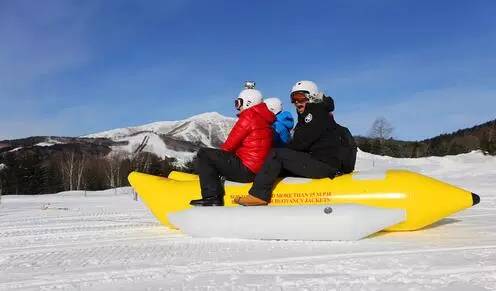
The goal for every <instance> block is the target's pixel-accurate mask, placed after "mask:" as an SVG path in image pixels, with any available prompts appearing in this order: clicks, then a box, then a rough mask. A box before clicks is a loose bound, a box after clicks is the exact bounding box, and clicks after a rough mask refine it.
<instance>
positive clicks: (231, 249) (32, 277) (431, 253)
mask: <svg viewBox="0 0 496 291" xmlns="http://www.w3.org/2000/svg"><path fill="white" fill-rule="evenodd" d="M370 165H374V167H375V168H376V169H381V168H390V167H394V168H397V167H402V168H409V169H412V170H417V171H421V172H422V173H424V174H427V175H432V176H434V177H436V178H440V179H442V180H444V181H447V182H449V183H453V184H456V185H459V186H462V187H463V188H466V189H469V190H471V191H473V192H475V193H478V194H480V195H481V204H479V205H477V206H476V207H473V208H471V209H468V210H465V211H462V212H460V213H458V214H456V215H453V216H451V217H448V218H445V219H443V220H441V221H440V222H438V223H436V224H435V225H433V226H430V227H427V228H425V229H423V230H420V231H415V232H395V233H385V232H383V233H378V234H376V235H373V236H371V237H369V238H367V239H364V240H361V241H357V242H301V241H256V240H229V239H196V238H195V239H193V238H190V237H187V236H185V235H182V234H181V233H180V232H178V231H174V230H170V229H167V228H165V227H163V226H162V225H160V224H159V223H158V222H157V221H156V220H155V218H154V217H153V216H152V215H151V214H150V213H149V212H148V210H147V209H146V207H145V206H144V205H143V204H142V203H141V202H139V201H138V202H136V201H133V200H132V195H131V191H130V189H129V188H125V189H120V191H118V192H114V191H103V192H95V193H93V192H88V193H89V194H88V195H87V196H83V194H82V193H83V192H73V193H62V194H53V195H41V196H4V197H2V201H1V204H0V290H40V289H41V290H147V289H148V290H157V289H161V290H181V289H184V290H301V289H306V290H363V289H366V290H405V289H408V290H496V223H495V222H496V187H495V186H496V159H495V158H493V157H484V156H482V155H481V154H480V153H470V154H466V155H461V156H454V157H447V158H425V159H416V160H409V159H391V158H384V157H374V156H371V155H368V154H364V153H360V160H359V164H358V168H359V169H362V170H367V169H370V168H371V166H370ZM457 169H458V170H457Z"/></svg>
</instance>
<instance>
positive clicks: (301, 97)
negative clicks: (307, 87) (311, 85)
mask: <svg viewBox="0 0 496 291" xmlns="http://www.w3.org/2000/svg"><path fill="white" fill-rule="evenodd" d="M307 94H308V93H307V92H305V91H296V92H293V93H291V103H296V102H298V103H303V102H306V101H308V97H307Z"/></svg>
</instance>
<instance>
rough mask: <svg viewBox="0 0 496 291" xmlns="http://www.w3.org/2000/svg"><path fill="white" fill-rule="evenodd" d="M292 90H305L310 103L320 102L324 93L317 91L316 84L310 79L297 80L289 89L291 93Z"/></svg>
mask: <svg viewBox="0 0 496 291" xmlns="http://www.w3.org/2000/svg"><path fill="white" fill-rule="evenodd" d="M294 92H305V93H306V95H307V98H308V101H309V102H310V103H319V102H322V98H323V97H324V94H323V93H321V92H319V88H317V84H315V83H314V82H312V81H306V80H302V81H298V82H296V84H294V86H293V88H292V89H291V95H293V93H294Z"/></svg>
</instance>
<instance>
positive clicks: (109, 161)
mask: <svg viewBox="0 0 496 291" xmlns="http://www.w3.org/2000/svg"><path fill="white" fill-rule="evenodd" d="M127 158H128V156H127V153H126V152H123V151H115V152H111V153H110V154H109V155H108V156H107V158H106V167H105V176H106V178H107V185H108V186H109V187H110V188H117V187H121V186H122V177H121V170H122V163H123V161H124V160H125V159H127Z"/></svg>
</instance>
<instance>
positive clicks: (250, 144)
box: [221, 103, 276, 174]
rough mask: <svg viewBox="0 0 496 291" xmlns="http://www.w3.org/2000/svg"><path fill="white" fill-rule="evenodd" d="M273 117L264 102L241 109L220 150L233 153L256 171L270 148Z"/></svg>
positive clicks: (260, 166)
mask: <svg viewBox="0 0 496 291" xmlns="http://www.w3.org/2000/svg"><path fill="white" fill-rule="evenodd" d="M275 118H276V117H275V115H274V113H272V112H270V110H269V109H268V108H267V105H265V103H260V104H257V105H255V106H253V107H250V108H248V109H246V110H244V111H242V112H241V113H240V114H239V119H238V121H236V123H235V124H234V127H233V129H232V130H231V132H230V133H229V136H228V137H227V140H226V142H225V143H224V144H223V145H222V147H221V148H222V150H224V151H227V152H232V153H234V154H235V155H236V156H238V157H239V158H240V159H241V162H243V165H245V166H246V167H247V168H248V169H250V170H251V171H252V172H253V173H255V174H256V173H258V172H259V171H260V169H261V168H262V165H263V163H264V161H265V158H266V157H267V155H268V154H269V151H270V149H271V148H272V137H273V135H274V134H273V132H272V123H273V122H274V120H275Z"/></svg>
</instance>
